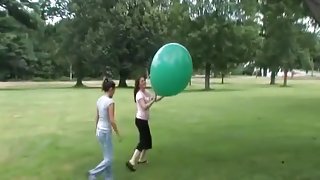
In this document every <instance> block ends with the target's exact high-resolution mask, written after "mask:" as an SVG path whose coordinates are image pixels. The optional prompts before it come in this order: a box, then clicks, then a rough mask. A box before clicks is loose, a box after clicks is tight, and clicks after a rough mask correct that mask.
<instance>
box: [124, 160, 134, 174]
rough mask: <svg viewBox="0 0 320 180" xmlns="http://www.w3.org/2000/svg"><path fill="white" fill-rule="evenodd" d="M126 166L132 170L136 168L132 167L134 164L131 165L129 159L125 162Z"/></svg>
mask: <svg viewBox="0 0 320 180" xmlns="http://www.w3.org/2000/svg"><path fill="white" fill-rule="evenodd" d="M126 166H127V168H128V169H129V170H130V171H132V172H134V171H136V169H135V168H134V165H132V164H131V163H130V162H129V161H128V162H127V163H126Z"/></svg>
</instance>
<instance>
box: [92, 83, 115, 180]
mask: <svg viewBox="0 0 320 180" xmlns="http://www.w3.org/2000/svg"><path fill="white" fill-rule="evenodd" d="M102 90H103V91H104V95H102V96H101V97H100V98H99V99H98V101H97V116H96V136H97V139H98V141H99V143H100V145H101V148H102V152H103V160H102V161H101V162H100V164H98V165H97V166H96V167H95V168H94V169H91V170H90V171H89V172H88V174H89V175H88V176H89V177H88V178H89V180H95V179H96V178H97V175H99V174H101V173H105V180H112V179H113V176H112V169H111V164H112V159H113V149H112V129H113V130H114V131H115V133H116V134H117V135H118V137H119V138H120V134H119V130H118V128H117V124H116V122H115V117H114V107H115V105H114V101H113V99H112V97H113V95H114V92H115V83H114V82H113V81H108V80H107V79H105V80H104V81H103V83H102ZM119 140H120V139H119Z"/></svg>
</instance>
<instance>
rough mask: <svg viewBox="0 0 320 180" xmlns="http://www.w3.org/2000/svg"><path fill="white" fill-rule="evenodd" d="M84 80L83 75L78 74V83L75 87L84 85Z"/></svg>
mask: <svg viewBox="0 0 320 180" xmlns="http://www.w3.org/2000/svg"><path fill="white" fill-rule="evenodd" d="M82 80H83V77H81V76H77V83H76V85H74V87H84V85H83V83H82Z"/></svg>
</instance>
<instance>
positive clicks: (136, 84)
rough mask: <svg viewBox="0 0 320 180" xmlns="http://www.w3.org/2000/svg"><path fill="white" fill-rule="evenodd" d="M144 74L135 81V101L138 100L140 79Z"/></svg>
mask: <svg viewBox="0 0 320 180" xmlns="http://www.w3.org/2000/svg"><path fill="white" fill-rule="evenodd" d="M142 77H143V76H140V77H139V78H137V79H136V80H135V81H134V89H133V100H134V102H136V96H137V93H138V91H139V90H140V87H139V85H140V79H141V78H142Z"/></svg>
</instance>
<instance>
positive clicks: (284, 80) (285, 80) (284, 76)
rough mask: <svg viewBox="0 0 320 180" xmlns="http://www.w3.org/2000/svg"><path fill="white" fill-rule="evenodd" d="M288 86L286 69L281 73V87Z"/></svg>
mask: <svg viewBox="0 0 320 180" xmlns="http://www.w3.org/2000/svg"><path fill="white" fill-rule="evenodd" d="M287 85H288V69H284V71H283V86H287Z"/></svg>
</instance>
